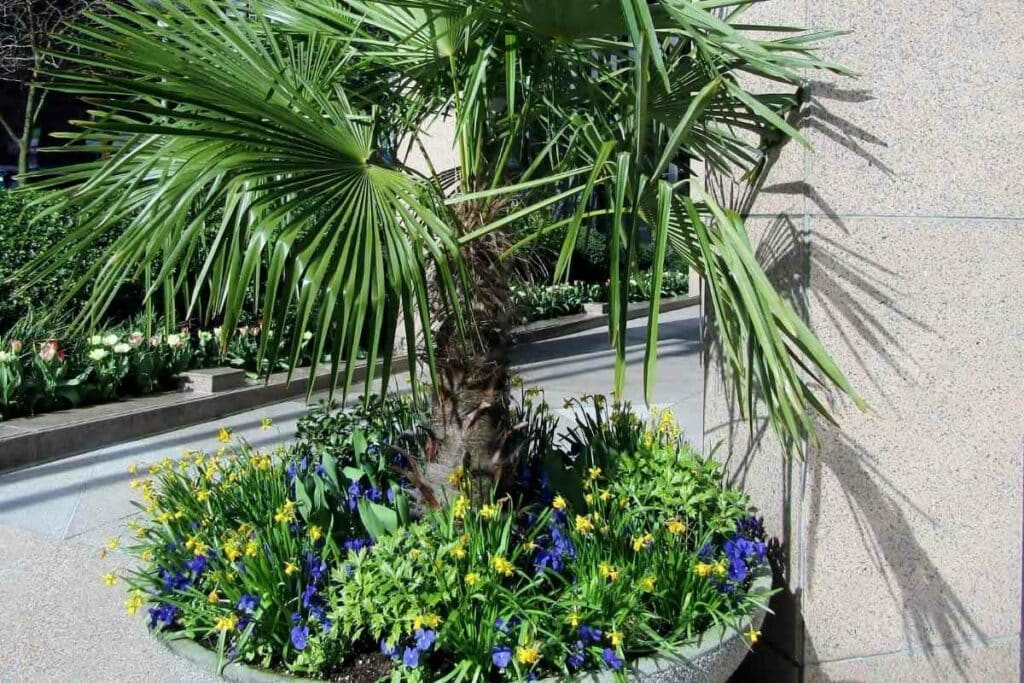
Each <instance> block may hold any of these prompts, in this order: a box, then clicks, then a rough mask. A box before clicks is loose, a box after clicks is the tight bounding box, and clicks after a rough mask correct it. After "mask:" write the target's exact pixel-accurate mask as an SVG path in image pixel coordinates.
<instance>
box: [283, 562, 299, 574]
mask: <svg viewBox="0 0 1024 683" xmlns="http://www.w3.org/2000/svg"><path fill="white" fill-rule="evenodd" d="M297 571H299V568H298V567H297V566H295V563H293V562H285V563H284V573H285V576H291V575H292V574H294V573H295V572H297Z"/></svg>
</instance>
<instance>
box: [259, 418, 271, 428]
mask: <svg viewBox="0 0 1024 683" xmlns="http://www.w3.org/2000/svg"><path fill="white" fill-rule="evenodd" d="M273 424H274V421H273V420H271V419H270V418H269V417H265V418H263V419H262V420H260V429H270V428H271V426H273Z"/></svg>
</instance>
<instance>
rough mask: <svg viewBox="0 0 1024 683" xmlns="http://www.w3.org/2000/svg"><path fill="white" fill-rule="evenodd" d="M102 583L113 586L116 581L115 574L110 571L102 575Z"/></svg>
mask: <svg viewBox="0 0 1024 683" xmlns="http://www.w3.org/2000/svg"><path fill="white" fill-rule="evenodd" d="M103 583H104V584H106V585H108V586H113V585H114V584H115V583H117V575H116V574H114V572H110V573H107V574H104V575H103Z"/></svg>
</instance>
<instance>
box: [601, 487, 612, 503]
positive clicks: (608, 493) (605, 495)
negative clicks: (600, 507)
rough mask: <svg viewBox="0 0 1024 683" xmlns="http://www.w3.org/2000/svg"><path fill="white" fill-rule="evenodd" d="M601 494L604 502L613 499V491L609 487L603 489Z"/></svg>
mask: <svg viewBox="0 0 1024 683" xmlns="http://www.w3.org/2000/svg"><path fill="white" fill-rule="evenodd" d="M600 496H601V502H602V503H607V502H608V501H609V500H611V499H612V492H611V491H609V490H608V489H605V490H604V491H601V494H600Z"/></svg>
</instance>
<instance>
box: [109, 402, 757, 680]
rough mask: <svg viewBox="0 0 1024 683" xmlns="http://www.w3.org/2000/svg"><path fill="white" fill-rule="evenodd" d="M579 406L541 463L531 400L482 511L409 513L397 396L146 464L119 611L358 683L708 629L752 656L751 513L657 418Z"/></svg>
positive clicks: (461, 493)
mask: <svg viewBox="0 0 1024 683" xmlns="http://www.w3.org/2000/svg"><path fill="white" fill-rule="evenodd" d="M581 408H585V409H586V410H584V411H581V412H580V413H579V414H580V415H581V417H579V418H578V420H577V424H576V426H575V427H574V428H573V429H572V430H571V433H570V435H569V436H568V438H567V439H566V440H565V442H564V443H562V444H558V445H555V443H554V417H553V416H552V414H551V413H550V412H549V411H548V410H547V409H546V407H545V406H544V405H543V404H539V405H538V404H535V403H533V402H531V401H530V400H529V399H528V400H526V401H525V402H524V404H523V407H522V408H521V409H520V414H519V415H518V418H520V419H521V421H522V422H523V423H525V424H527V425H528V428H527V430H526V435H525V437H524V438H525V441H524V442H523V448H522V449H521V450H520V452H521V454H522V457H521V459H520V464H519V467H518V469H517V471H516V476H515V482H514V484H511V485H510V486H508V487H507V489H506V490H503V492H502V495H501V496H500V497H497V498H495V497H494V496H482V495H481V492H480V491H472V490H470V488H469V483H468V481H467V480H466V478H465V477H462V476H461V475H460V474H459V473H455V475H454V476H453V481H452V484H453V486H454V487H456V488H457V490H458V493H457V494H455V495H454V496H453V497H452V500H451V501H450V504H443V505H441V506H439V507H436V508H431V507H429V506H423V505H417V504H416V501H417V500H421V501H422V495H421V484H420V482H421V480H420V477H419V474H418V472H419V466H420V463H421V462H422V453H423V452H424V447H425V445H426V439H427V436H426V434H427V433H426V431H425V430H423V429H420V427H421V426H422V425H423V424H424V422H423V421H424V419H425V418H424V416H423V414H422V412H421V411H419V410H418V409H417V408H416V406H415V405H413V404H412V403H411V402H409V401H399V400H397V399H387V400H374V401H372V402H370V403H369V404H367V405H366V406H362V407H360V408H358V409H356V410H355V411H352V412H349V413H343V414H341V415H340V416H332V415H329V414H327V413H325V412H324V411H322V410H321V411H316V412H314V413H313V414H312V415H311V416H310V417H309V418H306V419H304V420H303V423H302V425H301V427H300V437H299V442H298V444H297V445H296V446H295V447H293V448H291V449H290V450H287V451H284V450H281V451H278V452H275V453H271V454H264V453H259V452H255V451H253V450H251V449H250V448H248V447H247V446H245V445H244V444H240V445H238V446H237V447H234V448H230V449H229V448H228V447H227V446H225V448H224V449H222V450H221V451H219V452H218V453H215V454H212V455H203V454H186V456H185V457H184V458H183V459H182V460H181V461H180V462H172V461H165V462H163V463H159V464H157V465H156V466H155V467H154V468H152V470H151V473H152V478H149V479H136V480H134V481H133V483H132V485H133V487H134V488H135V489H136V490H138V491H139V492H140V495H141V496H142V501H141V502H140V506H141V507H143V508H144V510H145V512H146V515H145V519H144V521H141V522H138V521H133V522H132V523H131V524H130V527H131V529H132V531H133V532H134V534H135V535H136V536H137V538H138V541H137V543H136V544H135V545H132V546H129V547H128V549H129V550H130V551H131V552H133V553H135V554H136V555H138V557H139V558H140V559H141V560H142V563H141V566H139V567H138V568H137V569H135V570H133V571H132V572H130V573H129V574H128V575H127V583H128V584H129V585H130V587H131V590H130V593H129V597H128V600H127V603H126V607H127V608H128V610H129V611H130V612H134V611H137V610H139V609H141V608H143V607H144V606H148V614H149V625H150V627H151V628H153V629H154V630H155V631H159V632H161V633H163V634H164V635H173V636H175V637H185V638H188V639H191V640H194V641H196V642H198V643H199V644H201V645H203V646H204V647H207V648H210V649H211V650H214V651H216V652H217V653H218V654H219V657H220V659H221V662H222V663H227V662H229V661H234V662H239V663H243V664H247V665H250V666H256V667H259V668H264V669H276V670H282V671H289V672H292V673H296V674H303V675H311V676H341V677H343V676H349V679H348V680H360V681H361V680H366V681H372V680H377V678H379V677H381V676H387V675H394V676H395V678H396V680H437V679H440V678H444V677H447V676H450V677H451V679H452V680H461V679H466V680H469V679H474V678H476V679H478V680H498V679H503V678H511V679H513V680H524V679H529V678H532V677H542V676H567V675H572V674H575V673H578V672H586V671H595V670H609V671H613V672H615V671H621V670H624V666H625V663H626V662H628V661H630V660H633V659H635V658H638V657H642V656H644V655H649V654H652V653H658V652H663V651H667V650H674V649H676V648H678V647H680V646H683V645H685V644H687V643H692V642H694V641H696V640H697V639H698V638H699V637H700V636H701V634H703V633H705V632H707V631H708V630H709V629H711V628H713V627H715V626H720V625H727V626H732V627H735V628H737V629H738V630H740V631H744V632H745V633H746V637H747V638H748V639H750V640H754V639H756V637H757V631H756V628H752V627H751V626H750V624H751V623H752V617H753V616H754V615H755V614H756V613H757V611H758V610H759V609H760V607H761V606H762V605H763V602H764V600H765V599H766V596H765V595H763V594H757V595H754V594H753V593H752V592H751V591H750V588H751V584H752V580H753V572H754V570H755V569H756V568H757V567H760V566H763V564H764V554H765V543H764V531H763V529H762V528H761V525H760V523H759V521H758V520H757V519H756V518H754V517H753V516H752V510H751V509H750V507H749V504H748V502H747V499H746V497H745V496H744V495H743V494H742V493H741V492H739V491H736V490H732V489H729V488H726V487H724V486H723V484H722V479H721V473H720V470H719V468H718V466H717V465H716V464H715V463H714V462H713V461H711V460H705V459H703V458H702V457H700V456H699V455H698V454H696V453H695V452H693V451H692V450H691V449H690V448H689V447H688V446H686V445H685V444H683V443H681V442H680V441H679V435H678V430H677V429H676V428H675V421H674V416H672V415H671V414H670V413H663V414H661V415H659V416H658V417H657V419H656V421H655V423H653V424H645V423H643V422H641V421H640V420H639V419H637V418H636V416H635V415H634V414H632V413H630V412H628V409H626V408H625V407H622V408H610V407H609V406H607V405H606V404H605V402H604V401H603V399H601V398H600V397H598V398H594V399H589V400H588V401H587V402H586V405H585V406H583V405H581ZM225 438H227V435H225ZM474 501H476V502H474ZM418 509H419V510H420V511H421V513H420V514H417V513H416V510H418ZM118 543H119V541H118V540H117V539H112V540H111V545H113V546H115V547H116V546H117V544H118ZM106 580H107V581H108V583H116V582H117V581H118V577H117V576H116V575H113V574H112V575H108V576H107V577H106Z"/></svg>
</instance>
